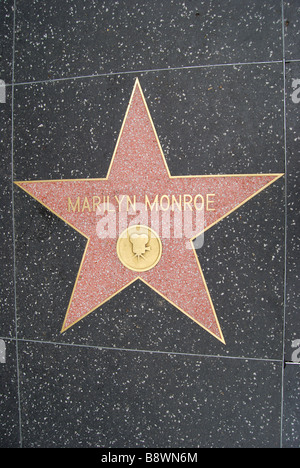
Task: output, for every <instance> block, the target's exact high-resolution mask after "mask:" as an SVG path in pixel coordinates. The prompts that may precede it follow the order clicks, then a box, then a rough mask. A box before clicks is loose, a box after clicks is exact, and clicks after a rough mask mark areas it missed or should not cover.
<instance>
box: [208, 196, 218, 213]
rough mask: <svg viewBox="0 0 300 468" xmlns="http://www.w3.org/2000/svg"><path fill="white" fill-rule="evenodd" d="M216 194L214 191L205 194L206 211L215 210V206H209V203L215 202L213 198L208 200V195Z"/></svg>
mask: <svg viewBox="0 0 300 468" xmlns="http://www.w3.org/2000/svg"><path fill="white" fill-rule="evenodd" d="M215 196H216V195H215V194H214V193H208V194H207V195H206V210H207V211H216V210H215V208H209V205H211V204H213V203H215V200H210V199H209V198H210V197H215Z"/></svg>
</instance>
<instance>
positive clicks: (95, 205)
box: [93, 197, 101, 212]
mask: <svg viewBox="0 0 300 468" xmlns="http://www.w3.org/2000/svg"><path fill="white" fill-rule="evenodd" d="M100 202H101V199H100V197H93V211H94V212H95V211H96V209H97V208H98V206H99V205H100Z"/></svg>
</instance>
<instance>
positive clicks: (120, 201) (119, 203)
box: [115, 195, 125, 211]
mask: <svg viewBox="0 0 300 468" xmlns="http://www.w3.org/2000/svg"><path fill="white" fill-rule="evenodd" d="M124 198H125V195H123V196H122V199H121V200H119V198H118V197H117V195H115V199H116V200H117V202H118V205H119V211H121V203H122V201H123V200H124Z"/></svg>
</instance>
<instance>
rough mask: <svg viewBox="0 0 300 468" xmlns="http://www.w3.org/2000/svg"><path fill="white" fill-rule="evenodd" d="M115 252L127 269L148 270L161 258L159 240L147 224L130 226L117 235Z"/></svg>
mask: <svg viewBox="0 0 300 468" xmlns="http://www.w3.org/2000/svg"><path fill="white" fill-rule="evenodd" d="M117 254H118V257H119V260H120V261H121V263H123V265H124V266H125V267H126V268H128V269H129V270H133V271H137V272H142V271H148V270H151V269H152V268H154V267H155V265H157V264H158V262H159V260H160V258H161V255H162V244H161V240H160V238H159V236H158V235H157V234H156V232H155V231H153V229H150V228H149V227H148V226H130V227H129V228H127V229H126V230H125V231H124V232H123V233H122V234H121V236H120V237H119V240H118V243H117Z"/></svg>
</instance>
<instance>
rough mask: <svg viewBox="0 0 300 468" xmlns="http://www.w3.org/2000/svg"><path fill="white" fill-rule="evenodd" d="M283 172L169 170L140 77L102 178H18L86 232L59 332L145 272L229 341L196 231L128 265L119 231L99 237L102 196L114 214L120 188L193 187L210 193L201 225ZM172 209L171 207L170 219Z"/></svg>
mask: <svg viewBox="0 0 300 468" xmlns="http://www.w3.org/2000/svg"><path fill="white" fill-rule="evenodd" d="M282 175H283V174H270V175H266V174H255V175H221V176H220V175H218V176H187V177H184V176H182V177H172V176H171V175H170V173H169V170H168V167H167V164H166V161H165V158H164V155H163V152H162V149H161V146H160V143H159V140H158V137H157V134H156V132H155V129H154V125H153V122H152V119H151V116H150V114H149V110H148V107H147V104H146V102H145V99H144V96H143V92H142V90H141V87H140V84H139V81H138V80H136V83H135V86H134V90H133V93H132V96H131V100H130V103H129V107H128V110H127V113H126V116H125V119H124V122H123V126H122V129H121V132H120V136H119V139H118V142H117V145H116V149H115V152H114V155H113V158H112V162H111V166H110V169H109V172H108V175H107V177H106V178H105V179H84V180H49V181H30V182H16V184H17V185H18V186H19V187H21V188H22V189H23V190H25V192H27V193H28V194H30V195H31V196H32V197H34V198H35V199H36V200H38V201H39V202H40V203H42V204H43V205H44V206H45V207H47V208H48V209H49V210H50V211H52V212H53V213H55V214H56V215H57V216H58V217H60V218H61V219H63V220H64V221H65V222H66V223H68V224H69V225H71V226H72V227H73V228H75V229H76V230H77V231H79V232H80V233H81V234H82V235H84V236H85V237H86V238H87V239H88V241H87V245H86V249H85V252H84V256H83V259H82V263H81V266H80V269H79V273H78V276H77V279H76V282H75V286H74V289H73V293H72V296H71V300H70V303H69V307H68V310H67V313H66V317H65V321H64V324H63V327H62V332H65V331H66V330H67V329H68V328H70V327H71V326H73V325H74V324H75V323H76V322H78V321H79V320H81V319H83V318H84V317H86V316H87V315H88V314H90V313H91V312H93V311H94V310H95V309H97V308H98V307H99V306H101V305H102V304H104V303H105V302H106V301H108V300H109V299H110V298H112V297H113V296H115V295H116V294H117V293H119V292H120V291H121V290H123V289H124V288H126V287H127V286H129V285H130V284H132V283H133V282H134V281H136V280H137V279H140V280H142V281H143V282H144V283H146V284H147V285H148V286H150V287H151V288H152V289H154V290H155V291H156V292H157V293H158V294H160V295H162V296H163V297H164V298H165V299H167V300H168V301H169V302H170V303H171V304H173V305H174V306H175V307H176V308H177V309H179V310H180V311H182V312H183V313H184V314H186V315H187V316H188V317H190V318H191V319H192V320H194V321H195V322H196V323H197V324H199V325H200V326H201V327H203V328H204V329H205V330H206V331H208V332H209V333H211V334H212V335H213V336H214V337H215V338H217V339H218V340H220V341H221V342H222V343H225V341H224V337H223V334H222V331H221V327H220V325H219V322H218V319H217V316H216V312H215V309H214V306H213V303H212V300H211V297H210V294H209V291H208V288H207V285H206V282H205V279H204V275H203V272H202V269H201V266H200V263H199V260H198V256H197V254H196V251H195V248H194V244H193V239H195V238H196V237H197V236H193V239H191V238H190V237H186V236H184V235H183V236H182V237H181V238H178V236H177V237H175V236H174V235H173V236H172V235H171V236H169V238H167V237H164V236H161V242H162V257H161V259H160V261H159V263H158V264H157V265H156V266H155V267H154V268H153V269H151V270H149V271H146V272H142V273H137V272H134V271H132V270H129V269H128V268H126V267H125V266H124V265H123V264H122V263H121V262H120V260H119V258H118V256H117V252H116V245H117V240H118V234H117V235H116V236H115V237H114V238H109V237H107V238H103V236H102V237H101V236H100V237H99V229H97V226H98V223H99V220H100V219H101V214H100V213H99V211H98V210H99V206H100V205H99V202H100V200H101V201H105V200H106V202H108V198H107V196H109V202H110V208H111V210H112V212H113V211H114V212H115V214H116V215H117V214H118V213H119V211H120V210H121V209H122V205H121V203H120V204H118V202H117V200H119V201H120V200H121V195H124V196H125V195H126V197H127V196H128V197H129V198H130V200H131V201H132V200H133V199H134V196H138V200H137V201H141V200H144V199H145V196H146V195H147V197H148V199H149V200H151V201H152V202H153V200H155V197H156V196H157V195H159V197H160V198H161V196H163V195H166V197H165V200H166V199H167V196H168V197H169V199H171V197H172V196H173V195H174V196H176V197H177V200H179V198H180V196H181V197H182V198H184V195H186V194H188V195H189V196H188V197H187V199H186V200H187V202H188V201H190V200H191V199H194V197H196V196H197V195H199V194H204V195H207V194H210V195H209V196H210V198H208V200H209V202H207V204H206V209H205V208H204V206H203V212H204V225H203V226H202V229H201V231H202V232H204V231H206V230H207V229H209V228H210V227H212V226H213V225H215V224H216V223H217V222H219V221H220V220H221V219H223V218H224V217H226V216H228V215H229V214H230V213H232V212H233V211H234V210H236V209H237V208H239V207H240V206H241V205H243V204H244V203H246V202H247V201H248V200H250V199H251V198H252V197H254V196H255V195H256V194H258V193H259V192H261V191H262V190H264V189H265V188H266V187H268V186H269V185H270V184H272V183H273V182H275V181H276V180H277V179H278V178H279V177H281V176H282ZM204 195H203V196H204ZM104 197H106V198H104ZM116 197H117V198H116ZM199 200H200V201H201V198H200V197H199V198H198V201H199ZM203 205H204V204H203ZM198 206H199V205H198ZM120 207H121V208H120ZM185 208H186V210H190V209H192V208H193V209H195V206H192V205H191V203H190V204H189V203H187V205H186V206H185ZM174 212H175V211H174V210H172V209H170V218H171V221H172V219H173V217H174ZM148 214H150V213H148ZM103 216H104V212H103ZM159 223H160V224H159V228H160V229H163V226H162V223H163V221H162V220H160V221H159ZM132 224H139V223H135V222H132V218H131V225H132ZM143 224H144V223H143ZM126 227H127V226H126ZM201 231H200V232H199V233H198V234H199V235H200V234H201ZM187 244H188V246H189V248H187Z"/></svg>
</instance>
